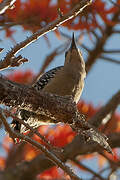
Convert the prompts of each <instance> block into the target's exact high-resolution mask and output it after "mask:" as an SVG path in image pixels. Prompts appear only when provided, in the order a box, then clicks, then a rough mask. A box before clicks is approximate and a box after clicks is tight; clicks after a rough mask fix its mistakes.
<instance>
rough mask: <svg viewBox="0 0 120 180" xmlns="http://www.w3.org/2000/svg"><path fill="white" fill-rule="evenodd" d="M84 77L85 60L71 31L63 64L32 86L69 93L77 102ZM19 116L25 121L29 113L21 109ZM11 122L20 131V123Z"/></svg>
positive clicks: (37, 88) (39, 89) (62, 93)
mask: <svg viewBox="0 0 120 180" xmlns="http://www.w3.org/2000/svg"><path fill="white" fill-rule="evenodd" d="M85 77H86V71H85V62H84V59H83V57H82V54H81V52H80V50H79V49H78V48H77V46H76V43H75V37H74V33H73V37H72V42H71V46H70V48H69V49H68V51H67V52H66V53H65V62H64V66H60V67H56V68H54V69H52V70H50V71H48V72H46V73H45V74H43V75H42V76H41V77H40V78H38V79H37V81H36V82H35V83H34V84H33V85H32V86H33V87H34V88H35V89H36V90H37V91H43V92H48V93H52V94H56V95H60V96H66V95H70V96H72V98H73V100H74V102H75V103H76V104H77V103H78V101H79V99H80V96H81V93H82V91H83V87H84V79H85ZM20 116H21V118H22V119H23V120H25V121H27V119H28V118H29V116H30V114H29V112H28V111H25V110H21V111H20ZM12 124H14V130H18V131H20V128H21V125H20V124H19V123H18V122H17V121H15V120H14V121H13V122H12Z"/></svg>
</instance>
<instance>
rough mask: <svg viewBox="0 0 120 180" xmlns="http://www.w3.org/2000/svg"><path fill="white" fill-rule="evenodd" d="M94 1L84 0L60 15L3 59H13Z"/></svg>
mask: <svg viewBox="0 0 120 180" xmlns="http://www.w3.org/2000/svg"><path fill="white" fill-rule="evenodd" d="M91 3H92V0H82V1H80V3H79V4H77V5H76V6H75V7H74V8H73V9H72V10H71V11H69V12H68V13H67V14H66V15H64V16H62V17H59V18H58V19H56V20H55V21H53V22H52V23H50V24H48V25H46V26H45V27H44V28H42V29H40V30H38V31H37V32H36V33H34V34H32V35H31V36H30V37H28V38H27V39H26V40H24V41H22V42H21V43H19V44H17V45H16V46H15V47H14V48H12V49H11V51H9V52H8V53H7V55H6V57H5V58H4V59H3V61H8V60H9V59H11V58H12V57H13V56H14V55H15V54H17V53H18V52H19V51H20V50H22V49H23V48H24V47H26V46H28V45H30V44H31V43H32V42H34V41H36V40H37V39H38V38H39V37H41V36H43V35H45V34H47V33H48V32H50V31H54V30H55V29H57V28H58V27H59V26H60V25H62V24H63V23H64V22H66V21H68V20H70V19H72V18H74V17H76V16H78V15H79V14H80V13H81V12H82V10H83V9H84V8H85V7H86V6H88V5H90V4H91Z"/></svg>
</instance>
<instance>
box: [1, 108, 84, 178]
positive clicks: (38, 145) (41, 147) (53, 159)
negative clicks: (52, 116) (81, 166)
mask: <svg viewBox="0 0 120 180" xmlns="http://www.w3.org/2000/svg"><path fill="white" fill-rule="evenodd" d="M0 118H1V120H2V122H3V124H4V126H5V128H6V130H7V132H9V134H10V136H11V137H12V138H13V139H14V138H16V137H17V138H20V139H22V140H24V141H27V142H28V143H30V144H32V145H33V146H35V147H37V148H38V149H40V150H41V151H42V152H44V153H45V155H46V156H47V157H48V158H50V159H51V160H52V161H53V162H54V163H55V164H57V165H58V166H59V167H60V168H62V169H63V170H64V171H65V172H66V173H67V174H69V176H70V177H71V178H72V179H74V180H81V179H80V178H79V177H78V176H77V175H75V174H74V173H73V172H72V171H71V169H70V168H69V167H68V166H66V165H65V164H64V163H63V162H61V160H60V159H58V158H57V157H56V156H55V155H54V154H53V153H51V152H50V151H49V150H48V149H47V148H45V147H44V146H43V145H41V144H40V143H38V142H37V141H35V140H33V139H31V138H30V137H29V136H25V135H22V134H20V133H16V132H15V131H13V130H12V129H11V128H10V126H9V124H8V123H7V121H6V117H5V115H4V114H3V110H2V109H1V108H0Z"/></svg>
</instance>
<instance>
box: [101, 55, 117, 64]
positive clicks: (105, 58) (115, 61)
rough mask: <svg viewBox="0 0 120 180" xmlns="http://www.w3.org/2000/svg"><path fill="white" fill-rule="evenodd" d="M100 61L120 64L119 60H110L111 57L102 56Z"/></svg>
mask: <svg viewBox="0 0 120 180" xmlns="http://www.w3.org/2000/svg"><path fill="white" fill-rule="evenodd" d="M100 59H101V60H104V61H108V62H112V63H115V64H120V61H119V60H116V59H113V58H110V57H105V56H100Z"/></svg>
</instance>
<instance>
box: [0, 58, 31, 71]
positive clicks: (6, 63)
mask: <svg viewBox="0 0 120 180" xmlns="http://www.w3.org/2000/svg"><path fill="white" fill-rule="evenodd" d="M25 62H28V59H27V58H23V57H22V56H21V55H19V56H18V57H12V58H11V59H5V60H1V61H0V70H4V69H6V68H8V67H17V66H20V65H21V64H23V63H25Z"/></svg>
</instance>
